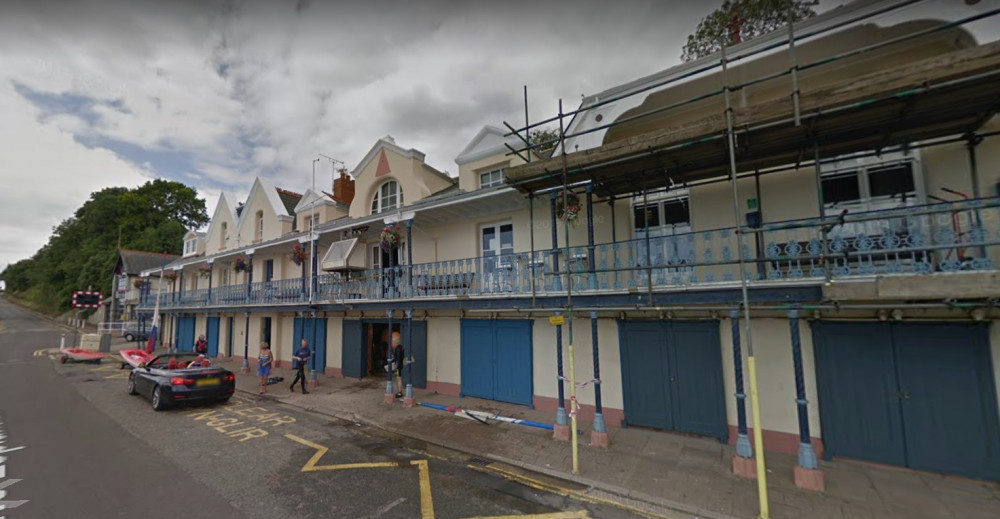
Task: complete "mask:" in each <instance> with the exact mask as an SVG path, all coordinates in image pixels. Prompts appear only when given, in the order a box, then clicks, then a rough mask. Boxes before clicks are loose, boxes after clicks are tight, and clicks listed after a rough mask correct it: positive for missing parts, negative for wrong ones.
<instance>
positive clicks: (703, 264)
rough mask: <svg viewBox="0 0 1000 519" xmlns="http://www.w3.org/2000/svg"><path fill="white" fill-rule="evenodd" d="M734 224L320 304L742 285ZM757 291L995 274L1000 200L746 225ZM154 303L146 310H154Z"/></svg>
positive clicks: (224, 301) (431, 272) (387, 273)
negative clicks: (894, 278) (759, 288)
mask: <svg viewBox="0 0 1000 519" xmlns="http://www.w3.org/2000/svg"><path fill="white" fill-rule="evenodd" d="M740 234H741V233H740V232H737V229H734V228H727V229H716V230H709V231H698V232H691V233H687V234H681V235H674V236H649V237H645V236H644V237H641V238H638V239H633V240H629V241H621V242H617V243H604V244H598V245H595V246H594V247H593V251H592V252H591V248H590V247H588V246H586V245H581V246H573V247H570V248H569V249H566V248H562V249H559V250H551V249H548V250H537V251H535V252H534V253H531V252H521V253H515V254H508V255H502V256H488V257H476V258H465V259H455V260H446V261H436V262H431V263H422V264H415V265H412V266H406V265H403V266H398V267H394V268H392V269H380V270H366V271H362V272H359V273H356V274H324V275H320V276H318V278H317V279H316V285H315V287H314V289H313V290H314V293H313V296H312V299H313V301H314V302H316V303H319V304H334V305H337V304H356V303H365V302H378V301H385V300H402V299H407V300H421V299H435V300H439V299H442V298H507V297H511V296H518V297H526V296H531V295H535V296H565V295H566V294H567V292H572V293H573V294H574V295H577V294H580V295H583V294H600V293H627V292H636V291H643V292H646V291H649V292H652V291H657V292H659V291H670V290H677V289H681V290H691V289H699V288H713V287H716V288H718V287H732V286H738V285H739V284H740V281H739V280H740V272H741V264H740V263H741V262H740V257H739V256H740V255H739V254H738V251H739V247H740V243H739V241H740V240H739V236H740ZM742 234H743V243H742V250H743V265H742V272H743V275H744V276H745V277H746V280H747V282H748V284H749V285H750V286H751V287H757V286H781V285H788V284H793V283H795V284H820V283H824V282H826V281H831V280H848V279H865V278H873V277H875V276H886V275H889V276H891V275H930V274H934V273H942V272H957V271H989V270H994V269H995V265H996V264H997V262H998V261H1000V249H998V248H997V245H1000V198H985V199H976V200H967V201H962V202H954V203H938V204H930V205H922V206H910V207H902V208H897V209H889V210H882V211H873V212H866V213H856V214H851V213H847V212H845V213H842V214H838V215H833V216H828V217H825V218H812V219H805V220H794V221H787V222H779V223H770V224H765V225H764V226H762V227H761V228H759V229H744V230H743V232H742ZM309 281H310V280H309V279H303V278H293V279H286V280H280V281H262V282H255V283H252V284H251V285H249V287H248V286H247V285H245V284H242V285H230V286H223V287H216V288H213V289H212V290H211V294H209V291H208V290H207V289H200V290H195V291H187V292H184V293H183V294H177V295H175V296H174V297H171V295H170V294H165V295H164V296H163V297H162V298H161V302H160V304H161V306H166V307H203V306H210V307H226V306H241V307H245V306H248V305H255V306H260V305H267V306H271V305H289V306H294V305H301V304H302V303H303V302H306V301H308V300H309V292H310V287H309ZM152 297H155V296H150V297H149V298H147V300H146V301H144V306H146V307H151V306H152V303H153V300H152Z"/></svg>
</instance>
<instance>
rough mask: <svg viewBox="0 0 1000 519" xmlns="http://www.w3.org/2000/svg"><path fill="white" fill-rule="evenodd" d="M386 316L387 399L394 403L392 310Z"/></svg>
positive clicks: (390, 260) (390, 259) (390, 262)
mask: <svg viewBox="0 0 1000 519" xmlns="http://www.w3.org/2000/svg"><path fill="white" fill-rule="evenodd" d="M394 250H395V249H390V255H389V264H390V265H391V264H392V252H393V251H394ZM385 315H386V316H387V317H388V318H389V331H388V332H387V333H388V339H389V340H388V341H386V344H388V348H389V351H388V352H387V353H386V357H385V358H386V359H388V360H386V382H385V399H386V401H387V402H392V401H393V399H394V398H395V396H393V395H395V394H396V393H395V391H393V390H392V310H386V311H385Z"/></svg>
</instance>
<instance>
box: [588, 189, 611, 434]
mask: <svg viewBox="0 0 1000 519" xmlns="http://www.w3.org/2000/svg"><path fill="white" fill-rule="evenodd" d="M587 205H588V206H589V205H590V191H587ZM590 337H591V342H592V343H593V345H594V408H595V410H594V432H599V433H603V432H607V429H606V428H605V426H604V411H603V409H604V408H603V407H602V406H601V355H600V353H599V351H598V349H597V312H590Z"/></svg>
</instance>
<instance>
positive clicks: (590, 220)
mask: <svg viewBox="0 0 1000 519" xmlns="http://www.w3.org/2000/svg"><path fill="white" fill-rule="evenodd" d="M587 261H588V262H589V264H588V267H590V274H588V275H587V288H589V289H590V290H597V273H596V272H595V268H596V263H597V258H596V257H595V256H594V185H593V184H587ZM595 340H596V339H595ZM594 345H595V346H594V347H595V348H596V347H597V346H596V345H597V343H596V342H595V343H594ZM594 353H595V355H596V353H597V350H596V349H595V350H594ZM598 394H600V392H599V391H598ZM595 425H596V424H595ZM602 425H603V424H602ZM600 432H604V431H603V430H602V431H600Z"/></svg>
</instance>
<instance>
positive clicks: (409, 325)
mask: <svg viewBox="0 0 1000 519" xmlns="http://www.w3.org/2000/svg"><path fill="white" fill-rule="evenodd" d="M389 342H390V343H391V342H392V336H391V335H390V336H389ZM408 348H413V310H407V311H406V342H404V343H403V360H402V361H401V362H402V363H403V366H405V367H406V381H405V382H404V383H405V384H406V394H404V395H403V396H404V398H407V399H410V400H412V399H413V373H411V372H410V365H412V364H413V362H407V361H406V357H407V356H406V349H408ZM409 356H410V357H413V350H412V349H410V355H409Z"/></svg>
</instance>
